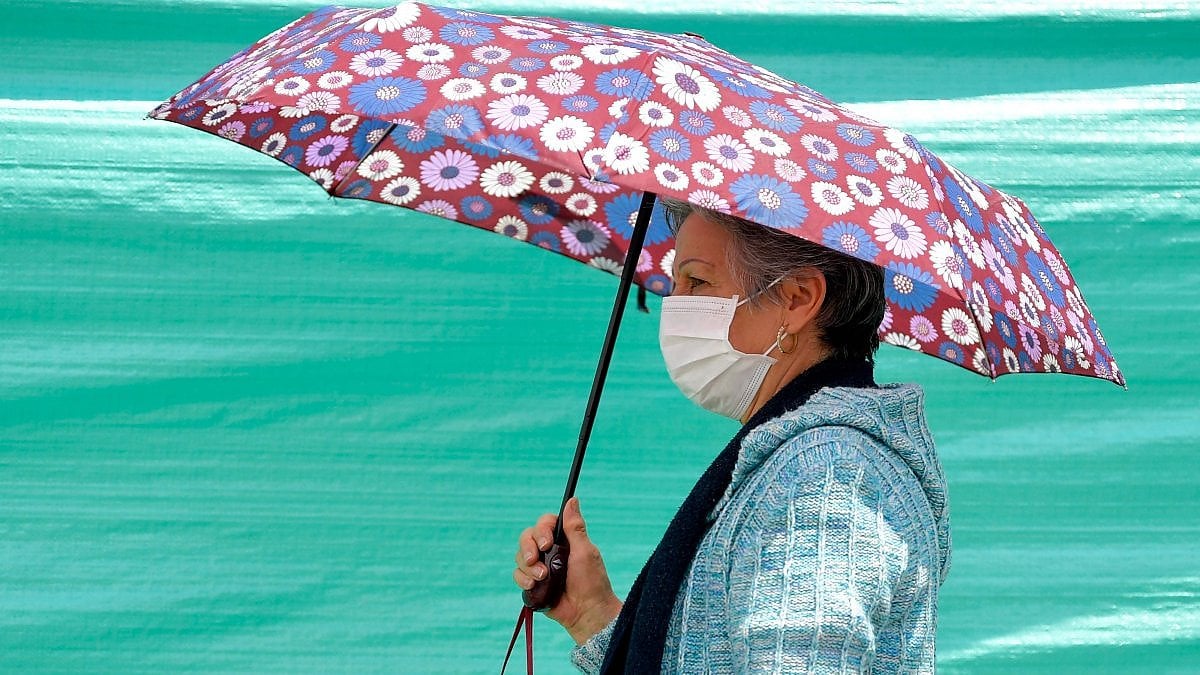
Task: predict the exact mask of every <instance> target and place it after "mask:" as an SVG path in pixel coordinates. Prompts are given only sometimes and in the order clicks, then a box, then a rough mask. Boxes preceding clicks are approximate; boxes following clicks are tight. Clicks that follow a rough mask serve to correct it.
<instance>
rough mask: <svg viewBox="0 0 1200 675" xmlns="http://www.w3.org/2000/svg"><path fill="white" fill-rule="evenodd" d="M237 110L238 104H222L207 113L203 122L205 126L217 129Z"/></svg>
mask: <svg viewBox="0 0 1200 675" xmlns="http://www.w3.org/2000/svg"><path fill="white" fill-rule="evenodd" d="M237 109H238V108H237V104H236V103H222V104H221V105H218V106H216V107H214V108H213V109H212V110H209V111H208V112H207V113H205V114H204V119H202V120H201V121H202V122H203V123H204V125H205V126H210V127H215V126H217V125H218V124H221V123H223V122H226V121H227V120H228V119H229V117H230V116H231V115H233V114H234V113H236V112H237Z"/></svg>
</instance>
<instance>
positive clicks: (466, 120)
mask: <svg viewBox="0 0 1200 675" xmlns="http://www.w3.org/2000/svg"><path fill="white" fill-rule="evenodd" d="M425 128H426V129H428V130H429V131H431V132H433V133H435V134H440V135H442V136H450V137H451V138H461V139H464V140H465V139H468V138H470V137H472V136H474V135H475V134H477V133H479V132H480V131H483V118H482V117H480V116H479V111H478V110H476V109H475V108H473V107H471V106H469V105H461V104H455V105H448V106H446V107H444V108H438V109H437V110H434V111H433V112H431V113H429V117H428V118H426V120H425Z"/></svg>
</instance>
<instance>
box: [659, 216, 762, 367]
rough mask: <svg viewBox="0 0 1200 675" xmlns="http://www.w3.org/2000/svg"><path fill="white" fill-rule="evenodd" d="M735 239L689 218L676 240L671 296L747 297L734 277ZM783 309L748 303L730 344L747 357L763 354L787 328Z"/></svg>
mask: <svg viewBox="0 0 1200 675" xmlns="http://www.w3.org/2000/svg"><path fill="white" fill-rule="evenodd" d="M732 243H733V235H732V234H730V233H729V230H727V229H725V228H724V227H722V226H721V225H718V224H716V223H713V222H711V221H709V220H707V219H706V218H704V217H702V216H700V215H699V214H696V213H693V214H692V215H690V216H688V217H687V218H686V219H685V220H684V221H683V223H681V224H680V226H679V232H678V233H677V234H676V236H675V263H674V276H675V286H674V288H673V289H672V290H671V295H698V296H714V297H722V298H729V297H733V296H735V295H736V296H738V299H739V300H741V299H744V298H745V297H746V289H744V288H741V287H740V285H739V284H738V283H737V282H736V281H735V280H734V278H733V275H732V274H730V271H729V267H728V263H727V262H726V253H725V252H726V251H727V250H728V249H729V247H730V245H731V244H732ZM782 319H783V308H782V307H781V306H779V305H776V304H772V303H769V302H766V303H764V304H763V306H762V307H755V306H754V305H753V304H752V303H746V304H744V305H742V306H740V307H738V308H737V311H735V312H734V315H733V324H732V325H731V326H730V327H729V341H730V343H732V344H733V347H734V349H737V350H738V351H740V352H745V353H759V354H761V353H763V352H765V351H767V349H768V348H769V347H771V346H772V345H773V344H774V343H775V338H776V335H777V334H778V331H779V327H780V326H781V325H783V321H782Z"/></svg>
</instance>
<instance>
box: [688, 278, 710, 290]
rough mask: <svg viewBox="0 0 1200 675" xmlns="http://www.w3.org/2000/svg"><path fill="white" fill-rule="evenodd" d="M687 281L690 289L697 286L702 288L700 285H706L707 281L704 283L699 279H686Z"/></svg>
mask: <svg viewBox="0 0 1200 675" xmlns="http://www.w3.org/2000/svg"><path fill="white" fill-rule="evenodd" d="M687 279H688V285H689V286H691V287H692V288H696V287H698V286H702V285H704V284H707V283H708V282H707V281H705V280H703V279H701V278H699V277H688V278H687Z"/></svg>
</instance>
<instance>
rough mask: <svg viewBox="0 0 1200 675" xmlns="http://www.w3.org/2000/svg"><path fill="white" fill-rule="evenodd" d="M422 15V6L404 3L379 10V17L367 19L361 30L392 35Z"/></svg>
mask: <svg viewBox="0 0 1200 675" xmlns="http://www.w3.org/2000/svg"><path fill="white" fill-rule="evenodd" d="M420 14H421V7H420V5H417V4H416V3H413V2H404V3H401V4H399V5H396V6H395V7H389V8H387V9H386V10H378V16H375V17H372V18H370V19H367V20H366V21H364V22H363V23H362V25H360V26H359V28H360V29H362V30H365V31H372V32H375V33H391V32H392V31H397V30H400V29H401V28H404V27H405V26H407V25H409V24H411V23H412V22H414V21H416V20H417V17H418V16H420Z"/></svg>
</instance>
